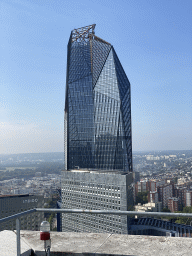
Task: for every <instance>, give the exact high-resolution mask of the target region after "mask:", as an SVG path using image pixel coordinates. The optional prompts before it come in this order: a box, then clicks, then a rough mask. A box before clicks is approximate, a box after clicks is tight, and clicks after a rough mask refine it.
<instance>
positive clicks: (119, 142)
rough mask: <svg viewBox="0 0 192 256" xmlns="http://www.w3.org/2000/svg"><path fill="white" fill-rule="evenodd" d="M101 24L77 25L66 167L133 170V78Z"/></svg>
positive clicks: (68, 97)
mask: <svg viewBox="0 0 192 256" xmlns="http://www.w3.org/2000/svg"><path fill="white" fill-rule="evenodd" d="M94 29H95V25H91V26H87V27H83V28H80V29H74V30H73V31H72V32H71V36H70V39H69V43H68V60H67V81H66V99H65V125H64V130H65V131H64V132H65V143H64V144H65V145H64V151H65V162H66V166H65V169H66V170H67V169H73V168H77V166H78V167H79V168H91V169H97V170H98V169H101V170H119V171H122V172H125V173H126V172H130V171H132V137H131V96H130V83H129V80H128V78H127V76H126V74H125V72H124V70H123V68H122V65H121V63H120V61H119V59H118V57H117V54H116V53H115V50H114V48H113V46H112V45H111V44H109V43H108V42H106V41H104V40H102V39H101V38H98V37H97V36H95V33H94Z"/></svg>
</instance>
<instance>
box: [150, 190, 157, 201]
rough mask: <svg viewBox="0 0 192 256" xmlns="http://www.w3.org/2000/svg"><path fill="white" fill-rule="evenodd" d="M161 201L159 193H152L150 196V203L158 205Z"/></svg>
mask: <svg viewBox="0 0 192 256" xmlns="http://www.w3.org/2000/svg"><path fill="white" fill-rule="evenodd" d="M158 201H159V198H158V193H157V191H150V192H149V194H148V202H149V203H157V202H158Z"/></svg>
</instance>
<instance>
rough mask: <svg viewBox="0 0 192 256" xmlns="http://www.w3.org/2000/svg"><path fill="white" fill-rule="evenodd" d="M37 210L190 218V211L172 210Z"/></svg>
mask: <svg viewBox="0 0 192 256" xmlns="http://www.w3.org/2000/svg"><path fill="white" fill-rule="evenodd" d="M36 211H37V212H53V213H89V214H112V215H127V216H129V215H137V216H158V217H161V216H166V217H188V218H192V213H173V212H136V211H108V210H86V209H85V210H83V209H51V208H36Z"/></svg>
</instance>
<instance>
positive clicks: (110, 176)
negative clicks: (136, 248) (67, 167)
mask: <svg viewBox="0 0 192 256" xmlns="http://www.w3.org/2000/svg"><path fill="white" fill-rule="evenodd" d="M131 182H132V175H131V173H130V174H127V175H121V174H114V173H105V174H104V173H96V172H94V173H93V172H82V171H78V170H77V171H64V172H63V184H62V207H63V208H65V209H70V208H72V209H89V210H100V209H105V210H116V211H117V210H121V211H127V210H130V208H129V207H131V206H132V205H133V201H132V198H133V197H132V189H131ZM62 231H66V232H96V233H108V232H109V233H118V234H127V232H128V219H127V216H123V215H119V216H118V215H103V214H100V215H93V214H63V218H62Z"/></svg>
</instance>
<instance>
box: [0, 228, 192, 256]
mask: <svg viewBox="0 0 192 256" xmlns="http://www.w3.org/2000/svg"><path fill="white" fill-rule="evenodd" d="M39 236H40V235H39V231H21V248H22V250H21V253H22V254H21V255H22V256H28V255H30V253H29V249H33V250H34V251H35V252H36V255H38V256H40V255H45V254H44V248H43V246H44V243H43V242H42V241H40V240H39ZM51 251H52V252H57V254H52V255H61V254H59V252H65V255H67V254H70V255H71V256H72V255H76V256H78V255H89V254H90V255H94V256H97V255H98V256H100V255H101V254H102V255H104V254H105V255H132V256H133V255H134V256H136V255H137V256H140V255H141V256H146V255H147V256H156V255H158V256H161V255H162V256H168V255H169V256H171V255H174V256H177V255H178V256H181V255H182V256H189V255H192V238H182V237H176V238H174V237H155V236H139V235H138V236H133V235H116V234H95V233H64V232H51ZM24 252H25V254H24ZM0 255H1V256H6V255H9V256H12V255H14V256H15V255H16V235H15V233H14V232H13V231H2V232H0ZM63 255H64V254H63Z"/></svg>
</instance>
